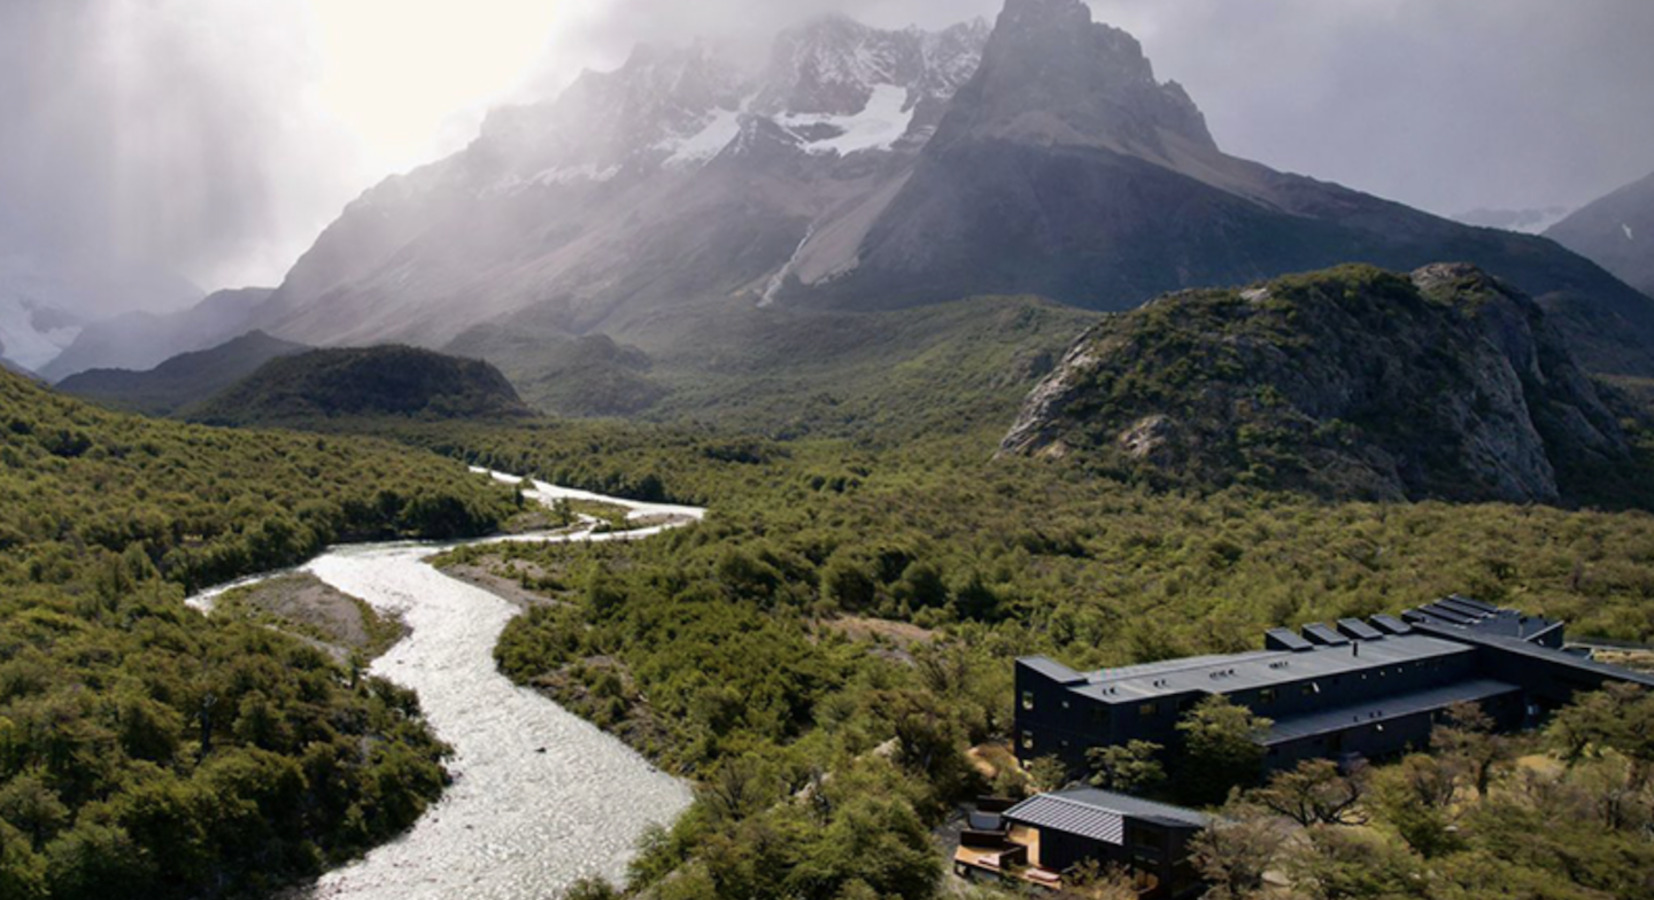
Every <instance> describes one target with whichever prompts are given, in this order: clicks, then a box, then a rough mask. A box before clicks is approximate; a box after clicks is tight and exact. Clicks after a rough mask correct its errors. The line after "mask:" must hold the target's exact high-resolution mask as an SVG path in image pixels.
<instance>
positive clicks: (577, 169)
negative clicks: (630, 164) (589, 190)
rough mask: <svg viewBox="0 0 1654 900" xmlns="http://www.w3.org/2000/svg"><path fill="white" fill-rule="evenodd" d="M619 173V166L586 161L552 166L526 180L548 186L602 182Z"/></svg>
mask: <svg viewBox="0 0 1654 900" xmlns="http://www.w3.org/2000/svg"><path fill="white" fill-rule="evenodd" d="M619 174H620V167H619V166H608V167H599V166H598V165H597V163H586V164H585V165H580V166H567V167H563V166H554V167H552V168H550V169H546V170H545V171H543V172H541V173H540V174H538V175H535V176H534V177H533V178H530V179H529V180H528V181H529V183H530V184H540V185H546V186H548V187H549V186H551V185H554V184H578V183H580V182H583V181H590V182H598V183H602V182H605V181H608V180H610V179H612V178H614V177H615V176H616V175H619Z"/></svg>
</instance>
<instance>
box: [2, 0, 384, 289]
mask: <svg viewBox="0 0 1654 900" xmlns="http://www.w3.org/2000/svg"><path fill="white" fill-rule="evenodd" d="M272 6H275V4H269V3H266V2H263V0H104V2H92V0H13V2H8V3H6V4H4V5H0V85H5V86H6V87H5V88H4V89H0V122H3V123H4V125H3V126H0V196H3V197H4V198H5V201H4V204H3V206H0V240H3V241H4V245H5V249H7V250H9V251H10V252H11V253H14V254H16V253H26V254H29V255H31V256H45V257H69V258H73V259H90V260H101V259H106V258H109V257H125V258H131V259H136V260H140V261H143V262H145V263H148V264H151V265H155V266H159V267H163V268H166V269H169V270H172V271H176V272H179V273H182V274H184V275H186V276H189V277H192V278H193V279H195V280H196V281H198V282H202V283H204V286H207V287H217V286H221V283H222V282H225V281H228V280H230V279H234V278H236V277H239V276H240V274H241V273H243V272H251V271H262V272H267V273H277V274H279V272H280V270H281V269H282V268H283V267H284V266H285V265H286V264H289V263H291V261H292V255H293V254H296V253H297V252H298V250H299V249H302V245H303V244H302V242H301V241H298V240H295V238H297V236H298V234H299V233H303V232H308V233H309V234H310V236H312V237H313V236H314V233H315V232H316V231H317V230H318V229H319V228H320V227H322V226H323V225H325V224H326V221H327V219H328V218H329V216H330V215H332V214H333V213H336V212H337V211H338V206H339V203H340V202H341V201H340V198H341V196H342V191H343V190H345V189H346V185H347V184H349V182H350V181H351V180H352V176H353V175H354V176H355V178H356V179H357V180H360V179H363V178H364V177H365V173H359V172H353V171H352V160H351V156H350V150H349V147H348V144H347V143H346V141H345V139H344V135H343V134H342V133H341V132H340V131H338V130H337V129H336V128H335V127H331V126H330V125H329V124H328V123H326V122H325V121H322V120H321V119H320V117H318V116H316V115H313V114H311V112H310V110H308V109H307V108H306V105H305V98H304V94H303V90H304V86H305V84H306V81H307V79H308V77H309V73H308V71H307V67H308V66H313V65H314V64H315V60H313V59H309V58H306V54H305V49H304V48H305V40H304V34H303V32H302V29H301V27H300V26H301V24H302V20H301V19H300V18H299V17H298V16H297V15H294V14H293V12H294V11H293V10H292V9H291V8H290V9H288V10H287V11H286V14H272V12H271V9H270V7H272ZM352 189H360V185H356V186H355V187H354V188H352ZM273 255H279V256H285V257H286V258H285V259H279V258H273Z"/></svg>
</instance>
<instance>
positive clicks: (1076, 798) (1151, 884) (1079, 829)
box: [1005, 788, 1210, 900]
mask: <svg viewBox="0 0 1654 900" xmlns="http://www.w3.org/2000/svg"><path fill="white" fill-rule="evenodd" d="M1005 819H1006V820H1007V821H1009V822H1012V823H1015V824H1017V825H1020V826H1023V827H1024V828H1027V829H1031V830H1033V831H1035V832H1037V834H1038V838H1037V841H1035V843H1036V844H1037V846H1038V848H1039V850H1038V853H1039V858H1038V860H1037V863H1038V865H1039V866H1041V867H1043V868H1045V869H1050V870H1053V871H1057V872H1067V871H1069V870H1070V869H1072V868H1073V867H1074V866H1077V865H1079V864H1081V863H1083V862H1085V861H1086V860H1095V861H1097V862H1099V863H1101V864H1103V865H1104V866H1120V867H1122V868H1123V869H1125V870H1127V871H1129V872H1130V873H1131V874H1132V877H1133V879H1134V880H1135V882H1136V884H1137V887H1138V889H1139V891H1140V892H1141V896H1143V897H1144V898H1146V900H1162V898H1178V897H1186V896H1192V895H1194V894H1198V893H1200V892H1201V891H1202V890H1203V889H1204V885H1202V884H1201V882H1200V880H1199V878H1198V877H1197V876H1196V874H1195V871H1194V869H1193V867H1192V866H1191V865H1190V863H1189V849H1188V845H1189V841H1190V840H1191V839H1192V838H1193V837H1194V836H1195V835H1196V834H1197V833H1199V831H1200V830H1201V829H1202V828H1205V827H1206V825H1207V823H1208V822H1209V821H1210V820H1209V819H1208V818H1207V817H1206V816H1205V815H1203V814H1201V813H1198V812H1195V811H1194V810H1189V809H1183V808H1180V807H1176V806H1167V805H1165V804H1162V803H1152V802H1149V801H1146V800H1140V799H1138V798H1136V797H1129V796H1126V795H1124V794H1115V793H1111V792H1108V791H1099V790H1095V789H1092V788H1071V789H1068V790H1064V791H1057V792H1055V793H1051V794H1041V795H1039V796H1037V797H1032V798H1030V799H1028V800H1025V801H1023V802H1022V803H1019V804H1017V805H1016V806H1014V807H1012V808H1011V809H1010V810H1009V811H1007V812H1006V813H1005Z"/></svg>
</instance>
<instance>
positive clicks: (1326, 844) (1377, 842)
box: [1285, 825, 1433, 900]
mask: <svg viewBox="0 0 1654 900" xmlns="http://www.w3.org/2000/svg"><path fill="white" fill-rule="evenodd" d="M1306 836H1307V837H1308V840H1307V841H1299V842H1296V843H1297V846H1296V847H1295V848H1294V849H1293V850H1292V852H1290V853H1289V854H1288V858H1287V860H1286V863H1285V865H1286V871H1287V873H1288V874H1289V875H1290V876H1291V878H1292V880H1293V883H1294V886H1295V887H1298V888H1299V889H1303V890H1308V891H1309V892H1310V895H1311V896H1313V897H1316V898H1319V900H1346V898H1348V900H1357V898H1363V900H1366V898H1371V900H1400V898H1403V897H1418V898H1421V900H1428V898H1429V897H1431V896H1432V895H1433V893H1432V888H1433V885H1432V884H1431V882H1430V881H1429V880H1428V879H1427V877H1426V873H1425V870H1424V866H1423V865H1422V864H1421V862H1420V860H1419V858H1418V857H1416V856H1414V855H1413V854H1411V853H1409V852H1407V848H1406V847H1403V846H1401V845H1399V844H1397V843H1396V842H1395V841H1394V839H1390V838H1386V837H1384V836H1382V835H1379V834H1377V833H1374V832H1372V831H1369V830H1365V829H1357V828H1331V827H1328V826H1325V825H1320V826H1316V827H1313V828H1310V829H1309V830H1308V831H1307V832H1306Z"/></svg>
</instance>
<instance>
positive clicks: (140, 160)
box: [0, 0, 1654, 290]
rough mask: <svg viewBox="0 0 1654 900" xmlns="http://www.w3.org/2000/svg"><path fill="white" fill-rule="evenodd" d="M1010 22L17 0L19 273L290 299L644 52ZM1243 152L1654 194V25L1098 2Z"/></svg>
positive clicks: (1458, 187) (520, 3) (11, 19)
mask: <svg viewBox="0 0 1654 900" xmlns="http://www.w3.org/2000/svg"><path fill="white" fill-rule="evenodd" d="M999 6H1000V0H697V2H686V0H0V257H4V256H6V255H13V256H16V255H37V256H42V257H45V256H50V257H53V258H88V257H109V256H119V257H122V258H129V259H134V260H138V261H141V262H144V263H148V264H152V265H155V266H159V267H163V268H166V269H168V270H171V271H175V272H178V273H181V274H183V275H185V276H186V277H188V278H190V279H192V280H193V281H194V282H195V283H197V284H199V285H201V286H202V287H203V288H204V289H208V290H211V289H216V288H221V287H236V286H242V285H247V284H275V283H278V282H279V281H280V279H281V277H282V275H283V274H284V273H285V271H286V270H287V268H288V267H290V266H291V264H292V263H293V261H294V260H295V259H296V258H297V257H298V255H299V254H300V253H302V252H303V251H304V250H305V249H306V248H307V247H308V246H309V245H310V243H311V242H312V241H314V239H315V237H316V235H317V234H319V233H320V231H321V230H322V229H323V228H324V227H326V225H327V224H328V223H329V222H330V221H331V220H332V219H334V218H335V217H336V216H337V215H338V213H339V212H340V210H341V209H342V208H343V206H344V205H345V204H346V203H348V202H349V201H350V200H351V199H353V198H354V197H356V196H357V195H358V194H360V193H361V192H362V191H363V190H365V189H367V188H368V187H371V186H372V185H373V184H374V183H376V182H378V181H379V180H381V179H383V178H384V177H386V176H387V175H390V174H392V173H395V172H401V171H406V170H408V169H410V168H412V167H415V166H417V165H420V164H422V163H425V162H429V161H432V160H435V159H438V158H440V157H442V156H444V155H446V154H449V153H452V152H455V151H456V150H458V149H460V148H462V147H463V146H464V145H465V144H466V143H467V142H468V141H469V140H470V139H471V138H472V137H473V136H474V135H475V133H476V128H477V125H478V124H479V123H480V121H481V118H482V116H483V115H484V113H485V112H486V110H487V109H488V108H489V107H490V106H492V105H496V104H500V103H506V102H525V101H530V100H533V99H537V98H543V97H548V96H553V95H555V93H556V91H557V90H559V89H561V88H562V87H563V86H565V85H566V84H567V83H568V82H569V81H570V80H572V78H573V77H574V76H575V75H576V74H577V73H578V72H579V71H580V70H581V69H583V68H587V67H590V68H599V69H602V68H611V67H613V66H615V65H618V64H619V63H620V62H621V61H623V60H624V58H625V56H626V55H627V53H628V52H629V51H630V49H631V47H632V46H633V45H634V44H635V43H637V42H639V41H651V42H676V41H683V40H686V39H689V38H691V37H694V36H697V35H703V36H709V37H711V36H724V37H732V38H735V39H737V40H738V41H741V42H744V43H745V44H747V45H749V46H753V47H759V46H762V45H763V44H764V43H765V42H766V41H767V39H768V37H769V36H770V35H771V34H772V33H773V32H774V31H776V30H778V29H779V28H782V27H785V26H786V25H789V24H793V23H795V22H797V21H800V20H803V19H806V18H808V17H810V16H813V15H818V14H821V13H824V12H828V11H839V12H845V13H848V14H850V15H853V16H855V17H857V18H860V19H862V20H863V21H866V22H869V23H870V24H875V25H880V26H890V27H899V26H904V25H907V24H918V25H921V26H924V27H942V26H945V25H948V24H951V23H953V22H957V21H961V20H964V19H967V18H971V17H974V16H977V15H981V16H986V17H989V18H990V19H991V18H992V16H993V15H994V14H995V13H996V12H997V11H998V8H999ZM1091 6H1092V8H1093V9H1094V11H1095V13H1096V15H1097V17H1098V18H1099V20H1101V21H1107V22H1110V23H1111V24H1115V25H1119V26H1121V27H1123V28H1125V29H1127V30H1128V31H1131V32H1132V33H1133V34H1135V35H1136V36H1137V37H1138V38H1139V39H1140V40H1141V41H1142V43H1143V45H1144V48H1145V50H1146V51H1147V53H1148V55H1149V57H1150V58H1151V59H1152V60H1153V61H1154V64H1155V69H1156V72H1157V74H1158V75H1159V77H1161V78H1162V79H1175V80H1177V81H1179V82H1181V83H1182V84H1183V85H1184V86H1185V87H1186V88H1187V89H1188V90H1189V93H1190V94H1191V96H1193V98H1194V99H1195V102H1196V103H1197V104H1199V105H1200V107H1201V108H1202V109H1203V110H1204V111H1205V113H1206V116H1207V120H1208V122H1209V124H1210V125H1211V128H1212V132H1213V134H1214V135H1215V136H1216V138H1217V140H1218V142H1219V144H1220V145H1221V146H1222V147H1223V148H1224V149H1225V150H1227V151H1228V152H1230V153H1233V154H1235V155H1238V156H1242V157H1246V158H1250V159H1255V160H1258V161H1260V162H1263V163H1266V164H1268V165H1270V166H1272V167H1275V168H1278V169H1284V170H1288V171H1294V172H1300V173H1303V174H1307V175H1311V176H1314V177H1316V178H1321V179H1324V180H1329V181H1337V182H1341V183H1344V184H1347V185H1349V186H1351V187H1355V188H1358V189H1361V190H1366V191H1370V192H1372V193H1376V194H1379V195H1381V196H1385V197H1389V198H1392V199H1396V200H1400V201H1402V202H1405V203H1408V204H1411V205H1414V206H1418V207H1421V208H1423V209H1427V210H1430V211H1432V212H1437V213H1442V214H1454V213H1459V212H1464V211H1467V210H1471V209H1475V208H1478V207H1494V208H1527V207H1543V206H1554V205H1564V206H1578V205H1582V204H1584V203H1586V202H1588V201H1590V200H1591V199H1594V198H1595V197H1597V196H1599V195H1601V194H1603V193H1606V192H1607V191H1609V190H1612V189H1614V188H1616V187H1618V186H1620V185H1621V184H1625V183H1627V182H1630V181H1633V180H1635V179H1637V178H1640V177H1642V176H1644V175H1646V174H1648V173H1649V172H1650V171H1654V89H1651V86H1654V53H1649V52H1648V51H1647V45H1648V41H1649V38H1650V36H1654V3H1651V2H1648V0H1499V2H1488V0H1340V2H1327V0H1246V2H1239V0H1094V2H1092V3H1091Z"/></svg>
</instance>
